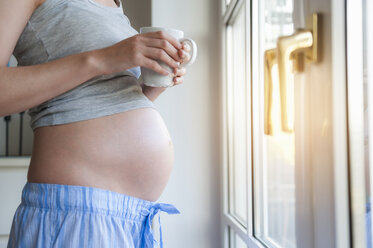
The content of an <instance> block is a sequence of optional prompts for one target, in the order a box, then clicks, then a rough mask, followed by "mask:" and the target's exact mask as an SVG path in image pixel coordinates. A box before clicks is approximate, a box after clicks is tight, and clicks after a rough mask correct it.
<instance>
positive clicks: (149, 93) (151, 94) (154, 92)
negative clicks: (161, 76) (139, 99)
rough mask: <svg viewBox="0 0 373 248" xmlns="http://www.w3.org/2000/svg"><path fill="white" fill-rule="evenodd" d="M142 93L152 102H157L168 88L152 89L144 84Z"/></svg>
mask: <svg viewBox="0 0 373 248" xmlns="http://www.w3.org/2000/svg"><path fill="white" fill-rule="evenodd" d="M141 88H142V92H143V93H144V95H145V96H146V97H147V98H148V99H149V100H150V101H152V102H154V101H155V99H157V98H158V96H159V95H160V94H162V93H163V92H164V91H165V90H166V89H167V88H163V87H151V86H146V85H144V84H143V83H142V84H141Z"/></svg>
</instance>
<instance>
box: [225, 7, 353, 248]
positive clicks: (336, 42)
mask: <svg viewBox="0 0 373 248" xmlns="http://www.w3.org/2000/svg"><path fill="white" fill-rule="evenodd" d="M257 1H260V0H255V1H250V0H231V2H230V4H229V5H228V6H225V0H221V25H220V27H221V41H222V42H221V45H222V47H221V51H223V52H222V64H221V66H222V68H221V72H222V78H223V80H222V84H223V85H222V88H221V89H222V95H221V97H222V98H221V99H222V104H223V105H222V110H223V113H222V128H223V129H222V135H223V143H222V158H223V160H222V161H223V163H222V181H223V183H222V191H221V192H223V197H222V210H223V211H222V224H223V225H222V236H223V239H224V247H229V243H228V242H229V237H228V235H229V233H228V227H229V228H230V229H231V230H233V231H234V232H235V233H236V234H237V235H239V236H240V238H241V239H242V240H243V241H244V242H245V243H246V244H247V246H248V247H253V248H257V247H265V246H264V245H263V244H262V243H261V242H260V241H258V240H257V239H256V238H255V237H254V236H253V226H254V219H253V216H254V213H253V194H252V185H253V182H252V180H251V178H252V169H253V168H252V164H251V167H250V168H248V173H247V184H248V186H249V187H248V192H250V193H249V194H248V209H247V212H248V228H247V229H245V228H243V227H242V225H241V224H240V223H238V221H236V220H235V218H233V217H232V216H230V214H229V213H228V190H229V187H228V168H229V167H228V154H227V152H226V151H227V150H228V143H227V142H228V139H227V104H226V101H227V96H226V93H227V91H226V88H227V85H226V84H227V73H226V68H227V65H226V57H227V54H226V45H227V44H226V25H227V24H228V23H229V20H230V18H231V17H232V15H233V14H234V11H235V10H236V8H237V7H239V6H240V5H242V4H243V3H245V4H246V5H245V6H246V10H245V11H246V25H247V27H248V29H251V28H253V30H249V31H248V32H247V36H246V39H247V40H246V42H247V48H248V49H247V59H248V60H247V67H248V72H249V74H248V75H249V76H248V80H250V82H249V83H250V85H251V84H252V81H253V80H254V79H253V76H255V75H251V72H252V71H256V70H258V69H259V68H258V65H255V64H256V63H254V62H253V63H252V64H251V62H252V61H258V56H260V55H257V54H254V53H253V54H251V52H252V49H254V48H255V47H258V44H257V42H258V41H257V40H256V39H251V35H253V36H255V33H254V34H251V33H252V31H257V30H255V29H256V28H255V27H254V25H255V20H256V19H257V15H258V13H254V12H255V10H256V7H257V6H256V4H257V3H256V2H257ZM345 3H346V2H345V1H340V0H331V6H330V7H331V11H330V12H331V25H332V27H333V28H332V30H331V31H332V34H331V37H332V56H331V59H332V60H333V64H332V72H331V73H332V78H333V86H334V87H333V93H332V94H333V95H332V98H333V99H332V102H333V108H332V109H333V127H332V128H333V144H334V145H333V160H332V164H331V165H330V166H333V174H331V175H328V177H329V176H330V177H329V178H330V180H333V181H334V189H333V195H334V198H333V199H332V200H331V201H330V202H329V203H328V206H331V208H330V210H331V211H333V212H334V218H333V217H332V218H331V219H333V220H334V223H333V226H334V227H335V229H334V235H333V236H334V237H330V239H332V240H333V241H332V242H333V243H334V244H335V245H336V247H346V248H347V247H349V246H350V242H351V241H350V223H349V207H348V201H349V194H348V191H349V189H348V155H347V154H348V145H347V135H348V134H347V132H346V130H347V127H346V126H347V123H341V120H347V113H346V109H347V99H346V93H347V89H346V86H347V85H346V73H345V72H346V54H345V52H346V33H345V30H346V25H345V18H346V15H345V11H346V8H345V7H346V6H345ZM252 20H253V21H252ZM251 21H252V22H253V25H252V24H251ZM251 42H252V43H251ZM253 47H254V48H253ZM252 87H256V86H255V85H253V86H252ZM252 90H255V89H252ZM249 97H250V103H249V105H250V106H248V109H249V110H250V109H252V108H255V107H257V106H256V105H255V106H251V104H256V103H255V99H251V97H252V96H249ZM250 114H251V113H250ZM251 115H252V114H251ZM250 121H251V122H252V120H250ZM253 125H258V124H253ZM253 128H254V127H253ZM252 130H253V129H252ZM249 131H250V132H251V130H249ZM254 140H255V139H254ZM256 142H258V141H257V140H256ZM252 145H253V146H257V145H258V144H252ZM304 149H306V148H304ZM250 152H252V151H250ZM303 153H304V155H305V156H304V157H300V158H299V159H301V160H304V161H303V162H305V163H306V162H307V161H309V157H308V156H309V155H310V154H309V152H306V151H305V150H304V152H303ZM256 159H260V158H256ZM298 162H299V161H298ZM252 163H253V161H252ZM308 163H309V162H308ZM312 173H314V172H312ZM313 183H314V184H315V183H317V180H315V181H314V182H313ZM302 190H306V191H308V190H311V191H312V192H313V193H312V199H313V200H315V199H318V200H321V199H322V196H323V192H321V191H320V187H319V188H315V185H313V186H312V187H311V188H305V189H302ZM304 204H305V203H304ZM297 207H298V206H297ZM299 207H304V206H302V205H299ZM313 211H320V209H313ZM320 214H321V212H317V214H316V215H318V216H315V215H311V216H308V217H307V218H308V219H309V220H310V221H313V222H314V223H316V224H315V226H314V228H313V230H307V228H302V227H297V229H298V228H299V229H300V230H298V231H299V234H297V239H298V238H299V237H301V238H302V240H303V241H305V240H308V239H311V240H312V241H311V242H312V243H314V244H315V245H316V244H321V243H323V241H324V240H325V234H323V233H322V232H323V228H319V227H321V226H320V224H321V223H318V220H320V216H321V215H320ZM317 223H318V224H317ZM308 231H312V232H313V235H312V237H311V238H310V237H307V238H305V235H306V234H307V232H308ZM303 238H305V239H303Z"/></svg>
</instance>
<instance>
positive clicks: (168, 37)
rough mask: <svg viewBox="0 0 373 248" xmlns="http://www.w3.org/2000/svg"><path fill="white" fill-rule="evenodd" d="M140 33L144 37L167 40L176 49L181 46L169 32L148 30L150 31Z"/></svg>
mask: <svg viewBox="0 0 373 248" xmlns="http://www.w3.org/2000/svg"><path fill="white" fill-rule="evenodd" d="M142 35H143V36H146V37H152V38H156V39H161V40H167V41H168V42H170V43H171V44H172V45H173V46H174V47H175V48H177V49H181V48H182V47H183V46H182V44H181V43H180V42H179V41H178V40H177V39H176V38H175V37H173V36H171V35H170V34H168V33H167V32H164V31H157V32H150V33H145V34H142Z"/></svg>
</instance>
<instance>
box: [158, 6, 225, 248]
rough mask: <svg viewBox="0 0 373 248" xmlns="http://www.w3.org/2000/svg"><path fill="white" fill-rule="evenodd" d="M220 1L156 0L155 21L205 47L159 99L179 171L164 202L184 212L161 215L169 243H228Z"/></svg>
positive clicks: (214, 247) (206, 247)
mask: <svg viewBox="0 0 373 248" xmlns="http://www.w3.org/2000/svg"><path fill="white" fill-rule="evenodd" d="M219 5H220V4H219V1H216V0H204V1H201V0H187V1H186V0H152V25H153V26H162V27H169V28H177V29H181V30H183V31H184V32H185V35H186V36H187V37H190V38H193V39H194V40H195V41H196V43H197V45H198V48H199V50H198V58H197V60H196V63H195V64H193V65H192V66H191V67H189V68H188V74H187V76H186V78H185V82H184V83H183V84H181V85H179V86H175V87H173V88H169V89H167V90H166V91H165V92H164V93H163V94H162V95H161V96H160V97H159V98H158V99H157V100H156V101H155V104H156V106H157V107H158V109H159V111H160V113H161V115H162V117H163V118H164V120H165V122H166V125H167V126H168V128H169V132H170V134H171V137H172V140H173V142H174V150H175V163H174V169H173V173H172V175H171V178H170V181H169V183H168V185H167V188H166V190H165V192H164V193H163V195H162V196H161V199H160V201H161V202H167V203H172V204H175V206H176V207H178V208H179V210H180V211H181V214H180V215H169V216H167V214H162V215H161V222H162V228H163V229H162V230H163V237H164V242H165V247H166V248H174V247H177V248H184V247H185V248H190V247H193V248H210V247H211V248H219V247H222V245H221V238H220V193H219V189H220V182H219V173H220V172H219V171H220V167H221V166H220V163H221V162H220V161H219V158H220V155H219V142H220V141H219V139H220V137H219V130H220V126H219V124H220V123H219V120H220V116H219V114H220V112H221V111H220V108H221V107H220V102H221V101H220V99H219V96H220V88H219V86H220V81H219V80H220V77H219V76H218V75H219V73H220V64H219V59H220V57H219V47H220V46H219V42H218V41H219V37H220V35H219V33H218V32H219V13H220V12H219V7H220V6H219Z"/></svg>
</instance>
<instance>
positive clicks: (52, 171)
mask: <svg viewBox="0 0 373 248" xmlns="http://www.w3.org/2000/svg"><path fill="white" fill-rule="evenodd" d="M173 162H174V153H173V144H172V141H171V138H170V135H169V132H168V130H167V128H166V126H165V124H164V121H163V119H162V117H161V116H160V114H159V113H158V111H157V110H155V109H153V108H140V109H135V110H130V111H125V112H122V113H119V114H114V115H110V116H104V117H101V118H95V119H91V120H85V121H79V122H74V123H69V124H63V125H56V126H48V127H40V128H37V129H35V132H34V145H33V152H32V157H31V163H30V168H29V172H28V181H30V182H37V183H55V184H68V185H81V186H88V187H97V188H102V189H107V190H111V191H115V192H119V193H122V194H127V195H131V196H135V197H138V198H142V199H145V200H149V201H156V200H157V199H158V198H159V196H160V195H161V193H162V191H163V190H164V188H165V186H166V184H167V181H168V179H169V176H170V173H171V170H172V166H173Z"/></svg>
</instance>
